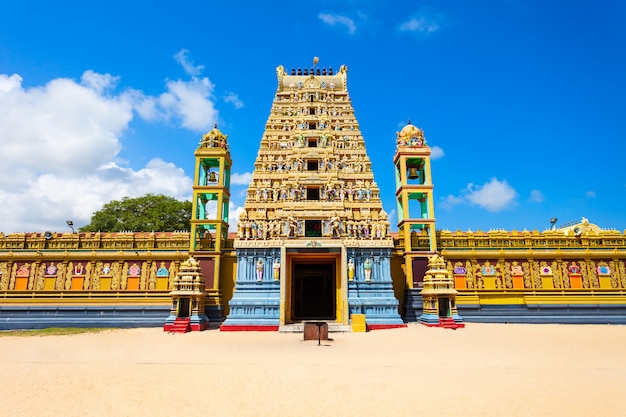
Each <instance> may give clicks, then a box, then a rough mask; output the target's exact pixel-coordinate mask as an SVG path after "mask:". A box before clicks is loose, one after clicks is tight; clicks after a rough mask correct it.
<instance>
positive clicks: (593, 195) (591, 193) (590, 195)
mask: <svg viewBox="0 0 626 417" xmlns="http://www.w3.org/2000/svg"><path fill="white" fill-rule="evenodd" d="M585 197H587V198H596V192H595V191H586V192H585Z"/></svg>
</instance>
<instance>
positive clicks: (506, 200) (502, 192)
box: [465, 178, 517, 212]
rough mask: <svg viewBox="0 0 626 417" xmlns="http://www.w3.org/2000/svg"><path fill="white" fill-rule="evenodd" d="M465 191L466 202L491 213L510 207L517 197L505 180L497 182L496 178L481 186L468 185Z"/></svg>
mask: <svg viewBox="0 0 626 417" xmlns="http://www.w3.org/2000/svg"><path fill="white" fill-rule="evenodd" d="M467 190H468V193H467V195H466V196H465V198H467V200H469V201H470V202H471V203H472V204H476V205H478V206H480V207H482V208H484V209H486V210H488V211H491V212H498V211H501V210H504V209H505V208H508V207H510V206H511V204H513V202H514V200H515V196H516V195H517V193H516V192H515V190H514V189H513V187H511V186H510V185H509V183H508V182H506V180H502V181H498V180H497V179H496V178H492V179H491V181H489V182H488V183H485V184H483V185H481V186H477V185H474V184H469V185H468V186H467Z"/></svg>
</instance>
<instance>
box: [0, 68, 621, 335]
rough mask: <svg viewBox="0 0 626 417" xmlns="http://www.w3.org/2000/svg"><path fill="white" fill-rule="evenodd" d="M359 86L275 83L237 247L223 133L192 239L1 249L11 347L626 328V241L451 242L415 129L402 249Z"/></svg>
mask: <svg viewBox="0 0 626 417" xmlns="http://www.w3.org/2000/svg"><path fill="white" fill-rule="evenodd" d="M347 72H348V71H347V67H346V66H341V67H340V68H339V69H338V71H333V69H332V68H317V67H313V68H311V69H310V70H308V69H305V70H300V69H298V70H295V69H293V70H291V71H290V72H289V73H287V71H285V69H284V68H283V67H282V66H279V67H278V68H277V69H276V74H277V81H278V87H277V90H276V94H275V96H274V99H273V102H272V108H271V110H270V114H269V117H268V119H267V122H266V125H265V131H264V133H263V136H262V138H261V140H260V146H259V150H258V153H257V158H256V161H255V164H254V172H253V174H252V180H251V182H250V185H249V187H248V190H247V195H246V201H245V204H244V209H243V211H242V212H241V213H240V215H239V217H238V219H236V220H237V231H236V232H231V233H229V230H228V226H229V210H228V208H229V201H230V174H231V169H232V166H233V161H232V160H231V156H230V152H229V141H233V142H236V140H237V139H236V138H235V139H229V138H228V137H227V136H226V135H225V134H224V133H222V132H221V131H220V130H219V129H218V128H217V126H216V127H215V128H214V129H212V130H211V131H210V132H208V133H206V134H205V135H203V136H202V138H201V139H200V143H199V145H198V147H197V149H196V150H195V152H194V157H195V172H194V182H193V184H194V185H193V210H192V219H191V230H190V231H181V232H167V233H165V232H163V233H160V232H157V233H154V232H127V233H58V232H46V233H10V234H8V235H4V234H2V233H0V329H10V328H38V327H49V326H113V327H129V326H163V325H164V328H165V329H166V330H169V331H188V330H203V329H206V328H208V327H219V328H220V329H221V330H223V331H235V330H269V331H281V330H283V331H289V329H290V328H291V329H292V328H293V327H294V326H298V325H301V324H302V323H305V322H308V321H316V322H324V323H326V324H328V325H329V327H330V328H331V329H334V330H336V331H350V330H351V328H352V327H351V326H352V325H354V322H355V319H356V318H359V320H361V319H363V318H364V320H365V323H366V326H367V328H368V329H370V330H372V329H382V328H393V327H400V326H405V325H406V323H407V322H411V321H419V322H421V323H423V324H426V325H429V326H445V327H461V326H462V325H463V322H464V321H488V322H559V323H626V314H625V313H626V272H625V267H624V260H625V258H626V237H625V235H624V233H623V232H619V231H617V230H611V229H601V228H600V227H598V226H597V225H595V224H593V223H590V222H589V221H588V220H587V219H584V218H583V219H582V220H581V221H580V222H579V223H576V224H570V225H567V226H564V227H557V226H556V225H555V226H554V227H553V228H551V229H550V230H545V231H542V232H539V231H536V230H535V231H527V230H524V231H516V230H513V231H505V230H491V231H489V232H483V231H480V230H479V231H476V232H471V231H467V232H462V231H456V232H451V231H447V230H437V229H436V227H435V208H434V196H433V175H432V173H431V163H430V147H429V145H428V142H427V139H426V137H425V135H424V132H423V131H422V130H421V129H419V128H418V127H417V126H415V125H413V124H411V123H410V122H408V123H407V125H406V126H405V127H404V128H403V129H402V130H401V131H400V132H390V134H389V138H388V139H389V140H388V141H386V142H384V143H387V145H385V144H384V143H383V144H382V145H378V146H390V147H391V146H393V147H394V148H395V155H394V158H393V161H389V167H388V168H384V167H377V169H379V171H378V172H377V175H379V176H380V175H383V176H388V175H389V176H390V175H393V176H394V178H395V184H396V190H395V193H396V202H397V207H396V208H397V213H398V223H397V225H394V226H397V230H398V231H397V232H393V233H392V232H390V229H391V225H390V223H389V218H388V216H387V213H386V212H385V210H384V209H383V206H382V202H381V199H380V190H379V188H378V185H377V182H376V178H375V176H374V172H373V171H372V166H371V162H370V159H369V156H368V152H367V149H366V140H365V139H364V137H363V135H362V132H361V130H360V127H359V123H358V120H357V118H356V116H355V112H354V109H353V107H352V102H351V100H350V96H349V93H348V89H347ZM235 163H236V161H235ZM394 229H395V227H394Z"/></svg>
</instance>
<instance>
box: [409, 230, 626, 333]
mask: <svg viewBox="0 0 626 417" xmlns="http://www.w3.org/2000/svg"><path fill="white" fill-rule="evenodd" d="M585 228H586V229H585ZM437 241H438V248H439V253H440V254H441V255H442V256H443V257H444V258H445V259H446V262H447V269H448V271H449V272H450V273H451V274H452V276H453V277H454V283H455V288H456V290H457V291H458V296H457V304H458V308H459V314H460V315H461V316H463V318H464V319H465V320H466V321H480V322H509V323H511V322H523V323H545V322H551V323H625V322H626V317H625V316H624V313H626V270H625V262H626V244H625V243H626V237H625V235H624V234H623V233H620V232H619V231H616V230H601V229H599V228H598V227H597V226H595V225H590V224H588V223H587V222H586V221H585V219H583V221H582V222H581V223H580V224H578V225H576V226H572V227H571V228H570V229H569V230H561V229H559V230H547V231H544V232H538V231H536V230H535V231H532V232H530V231H523V232H518V231H503V230H494V231H489V232H481V231H477V232H461V231H457V232H450V231H438V232H437ZM416 263H417V264H418V265H417V266H416V269H417V273H416V274H415V275H414V276H413V282H412V283H411V284H412V287H413V288H412V289H411V290H409V291H408V293H409V294H413V295H414V296H415V298H416V299H413V300H412V299H411V297H410V296H409V297H407V298H406V300H408V302H407V305H406V306H405V308H406V311H407V313H406V314H405V316H406V315H407V314H408V316H409V317H408V318H409V319H411V318H412V317H414V316H415V314H419V313H416V311H419V310H420V309H421V304H420V302H419V296H418V292H419V290H417V289H418V288H420V287H421V281H420V280H421V279H422V278H421V274H420V272H419V271H421V270H423V269H424V266H423V265H419V264H421V262H416ZM422 276H423V275H422Z"/></svg>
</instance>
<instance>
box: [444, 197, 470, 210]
mask: <svg viewBox="0 0 626 417" xmlns="http://www.w3.org/2000/svg"><path fill="white" fill-rule="evenodd" d="M464 201H465V200H464V199H463V197H457V196H454V195H452V194H450V195H448V196H446V197H443V198H441V200H440V201H439V205H440V206H441V208H444V209H446V210H451V209H452V208H453V207H454V206H456V205H458V204H461V203H463V202H464Z"/></svg>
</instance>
